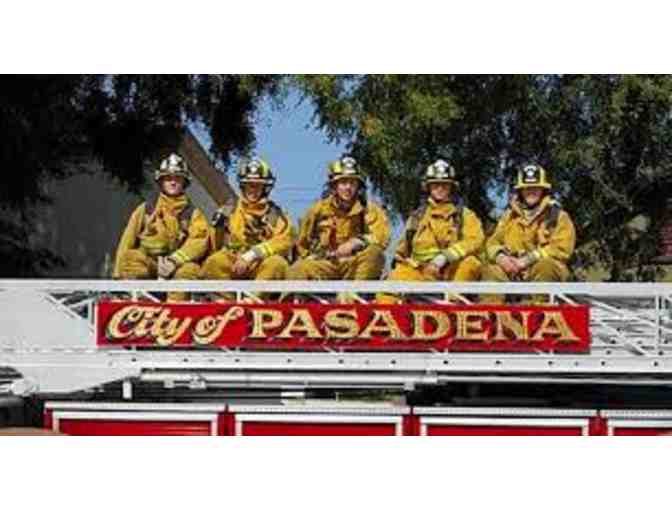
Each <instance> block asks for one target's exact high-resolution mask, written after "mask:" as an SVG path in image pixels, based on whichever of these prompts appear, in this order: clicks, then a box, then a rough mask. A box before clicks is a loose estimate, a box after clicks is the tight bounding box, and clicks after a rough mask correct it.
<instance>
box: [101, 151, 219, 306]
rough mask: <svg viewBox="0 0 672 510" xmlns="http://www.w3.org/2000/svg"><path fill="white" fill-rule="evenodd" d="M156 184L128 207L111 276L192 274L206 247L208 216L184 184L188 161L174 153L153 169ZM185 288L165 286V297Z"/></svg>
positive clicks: (178, 297)
mask: <svg viewBox="0 0 672 510" xmlns="http://www.w3.org/2000/svg"><path fill="white" fill-rule="evenodd" d="M154 180H155V181H156V182H157V184H158V187H159V190H158V193H157V195H158V196H157V197H150V198H149V199H148V200H147V201H146V202H145V203H143V204H141V205H140V206H139V207H137V208H136V209H135V211H133V214H132V215H131V218H130V220H129V222H128V224H127V225H126V229H125V230H124V233H123V234H122V236H121V240H120V241H119V246H118V248H117V255H116V262H115V267H114V272H113V277H114V278H122V279H153V278H157V277H158V278H161V279H174V280H195V279H197V278H198V275H199V272H200V266H199V265H198V262H200V260H201V259H202V258H203V257H204V256H205V255H206V253H207V251H208V231H209V229H208V222H207V220H206V218H205V216H204V215H203V213H202V212H201V211H200V210H199V209H197V208H195V207H194V206H193V205H192V204H191V202H190V200H189V197H187V195H186V194H185V190H186V188H187V186H189V183H190V181H191V174H190V172H189V168H188V167H187V163H186V162H185V161H184V159H182V157H180V156H179V155H177V154H171V155H170V156H168V157H167V158H166V159H164V160H163V161H161V165H160V166H159V169H158V170H156V171H155V172H154ZM185 299H187V293H185V292H169V293H168V301H184V300H185Z"/></svg>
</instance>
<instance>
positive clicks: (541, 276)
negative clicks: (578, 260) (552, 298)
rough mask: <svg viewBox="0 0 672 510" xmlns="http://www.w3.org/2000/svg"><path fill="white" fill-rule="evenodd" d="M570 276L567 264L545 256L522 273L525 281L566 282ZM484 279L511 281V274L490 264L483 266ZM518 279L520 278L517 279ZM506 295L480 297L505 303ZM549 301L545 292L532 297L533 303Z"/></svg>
mask: <svg viewBox="0 0 672 510" xmlns="http://www.w3.org/2000/svg"><path fill="white" fill-rule="evenodd" d="M568 278H569V269H567V266H566V265H565V264H564V263H562V262H560V261H558V260H555V259H553V258H545V259H542V260H540V261H539V262H537V263H536V264H534V265H532V266H531V267H530V268H528V269H527V270H526V271H524V272H523V273H522V275H521V280H520V281H524V282H565V281H567V279H568ZM482 280H483V281H486V282H509V281H511V280H510V278H509V276H508V275H507V274H506V273H505V272H504V270H503V269H502V268H501V267H499V266H498V265H497V264H488V265H486V266H484V267H483V275H482ZM517 281H518V280H517ZM504 301H505V298H504V296H502V295H501V294H485V295H482V296H481V298H480V302H481V303H488V304H503V303H504ZM546 301H547V299H546V296H545V295H543V294H536V295H534V296H532V297H531V299H530V301H529V302H530V303H531V304H544V303H545V302H546Z"/></svg>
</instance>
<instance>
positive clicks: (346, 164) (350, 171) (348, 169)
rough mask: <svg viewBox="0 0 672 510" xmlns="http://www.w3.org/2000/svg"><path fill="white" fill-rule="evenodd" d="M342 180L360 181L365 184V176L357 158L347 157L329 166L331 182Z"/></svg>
mask: <svg viewBox="0 0 672 510" xmlns="http://www.w3.org/2000/svg"><path fill="white" fill-rule="evenodd" d="M340 179H359V181H360V182H361V183H362V184H364V182H365V179H364V176H363V175H362V173H361V171H360V170H359V165H358V164H357V161H356V160H355V158H351V157H350V156H346V157H344V158H341V159H339V160H338V161H334V162H332V163H331V164H330V165H329V182H336V181H338V180H340Z"/></svg>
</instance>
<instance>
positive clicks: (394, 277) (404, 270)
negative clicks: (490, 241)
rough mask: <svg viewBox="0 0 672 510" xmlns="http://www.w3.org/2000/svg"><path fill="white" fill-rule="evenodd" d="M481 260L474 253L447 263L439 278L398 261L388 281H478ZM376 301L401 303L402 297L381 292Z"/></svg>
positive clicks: (387, 303)
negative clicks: (429, 275)
mask: <svg viewBox="0 0 672 510" xmlns="http://www.w3.org/2000/svg"><path fill="white" fill-rule="evenodd" d="M481 266H482V264H481V261H480V260H478V259H477V258H476V257H474V256H473V255H470V256H468V257H465V258H463V259H462V260H458V261H457V262H453V263H452V264H449V265H447V266H446V267H445V268H444V269H443V271H442V272H441V275H440V277H439V279H438V280H436V279H434V278H431V277H428V276H426V275H425V274H424V273H423V272H422V268H421V267H418V268H415V267H413V266H411V265H410V264H406V263H404V262H398V263H397V265H396V267H395V268H394V269H393V270H392V272H390V274H389V275H388V277H387V281H401V282H435V281H453V282H476V281H478V280H479V279H480V276H481ZM376 302H377V303H379V304H382V305H389V304H396V303H400V302H401V299H400V298H399V297H398V296H396V295H394V294H387V293H380V294H377V295H376Z"/></svg>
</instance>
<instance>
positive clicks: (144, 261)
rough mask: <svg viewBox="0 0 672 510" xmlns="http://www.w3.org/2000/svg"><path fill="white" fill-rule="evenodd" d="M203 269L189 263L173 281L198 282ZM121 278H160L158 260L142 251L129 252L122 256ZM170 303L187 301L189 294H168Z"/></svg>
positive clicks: (175, 275)
mask: <svg viewBox="0 0 672 510" xmlns="http://www.w3.org/2000/svg"><path fill="white" fill-rule="evenodd" d="M200 272H201V267H200V266H199V265H198V264H196V263H195V262H187V263H186V264H183V265H181V266H180V267H178V268H177V270H176V271H175V273H174V274H173V276H172V278H171V280H197V279H198V276H199V274H200ZM120 276H121V278H122V279H124V280H154V279H156V278H158V274H157V261H156V258H154V257H150V256H149V255H146V254H145V253H144V252H143V251H142V250H127V251H126V252H124V254H123V255H122V256H121V261H120ZM166 299H167V301H168V302H179V301H186V300H187V299H189V293H188V292H182V291H175V292H168V295H167V297H166Z"/></svg>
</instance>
